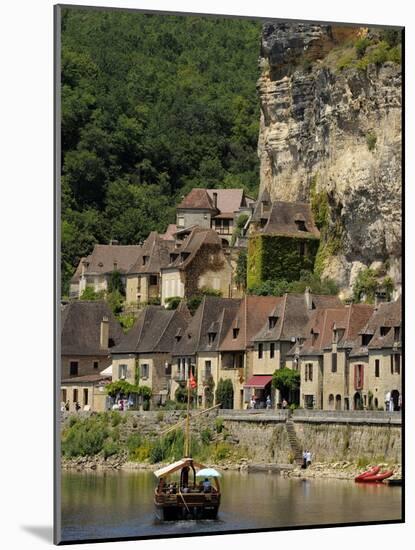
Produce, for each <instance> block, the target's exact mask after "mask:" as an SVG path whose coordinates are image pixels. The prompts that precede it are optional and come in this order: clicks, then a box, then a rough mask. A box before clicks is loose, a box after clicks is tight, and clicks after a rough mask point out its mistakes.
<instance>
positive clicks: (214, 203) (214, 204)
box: [213, 193, 218, 208]
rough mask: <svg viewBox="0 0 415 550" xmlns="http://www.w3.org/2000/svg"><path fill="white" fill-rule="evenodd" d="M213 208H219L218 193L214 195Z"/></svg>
mask: <svg viewBox="0 0 415 550" xmlns="http://www.w3.org/2000/svg"><path fill="white" fill-rule="evenodd" d="M213 206H214V207H215V208H217V207H218V194H217V193H213Z"/></svg>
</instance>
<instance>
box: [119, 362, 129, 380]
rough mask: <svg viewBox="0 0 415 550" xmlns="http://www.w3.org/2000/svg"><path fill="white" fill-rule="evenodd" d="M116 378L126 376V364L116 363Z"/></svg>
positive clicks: (122, 378)
mask: <svg viewBox="0 0 415 550" xmlns="http://www.w3.org/2000/svg"><path fill="white" fill-rule="evenodd" d="M118 378H120V379H121V380H125V379H126V378H127V365H118Z"/></svg>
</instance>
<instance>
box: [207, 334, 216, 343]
mask: <svg viewBox="0 0 415 550" xmlns="http://www.w3.org/2000/svg"><path fill="white" fill-rule="evenodd" d="M215 338H216V332H208V342H209V345H211V344H213V342H214V341H215Z"/></svg>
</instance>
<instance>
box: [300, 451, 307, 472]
mask: <svg viewBox="0 0 415 550" xmlns="http://www.w3.org/2000/svg"><path fill="white" fill-rule="evenodd" d="M301 468H302V469H303V470H305V469H306V468H307V451H303V463H302V465H301Z"/></svg>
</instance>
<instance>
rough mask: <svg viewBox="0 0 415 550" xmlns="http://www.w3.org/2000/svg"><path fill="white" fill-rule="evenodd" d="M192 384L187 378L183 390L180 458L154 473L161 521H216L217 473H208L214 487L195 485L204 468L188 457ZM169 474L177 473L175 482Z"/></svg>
mask: <svg viewBox="0 0 415 550" xmlns="http://www.w3.org/2000/svg"><path fill="white" fill-rule="evenodd" d="M194 385H195V382H194V379H193V376H192V375H191V376H190V379H189V382H188V391H187V416H186V430H185V440H184V458H182V459H181V460H178V461H176V462H173V463H172V464H169V465H168V466H165V467H163V468H160V469H159V470H157V471H155V472H154V475H155V476H156V477H157V479H158V484H157V487H156V489H155V492H154V504H155V507H156V514H157V516H158V518H159V519H161V520H163V521H165V520H178V519H216V517H217V515H218V510H219V506H220V497H221V493H220V485H219V480H218V477H219V475H220V474H219V473H218V472H216V471H215V470H212V475H215V477H213V480H214V484H212V483H211V482H210V481H208V480H205V482H200V483H197V482H196V481H197V480H196V477H197V472H198V471H202V470H204V469H205V466H204V465H203V464H200V463H198V462H196V461H195V460H193V458H192V457H191V456H190V423H189V417H190V388H191V387H194ZM180 424H181V423H179V425H180ZM202 473H203V472H202ZM173 474H176V475H177V474H179V479H178V480H177V481H174V480H172V479H170V476H172V475H173ZM206 481H207V482H206Z"/></svg>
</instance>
